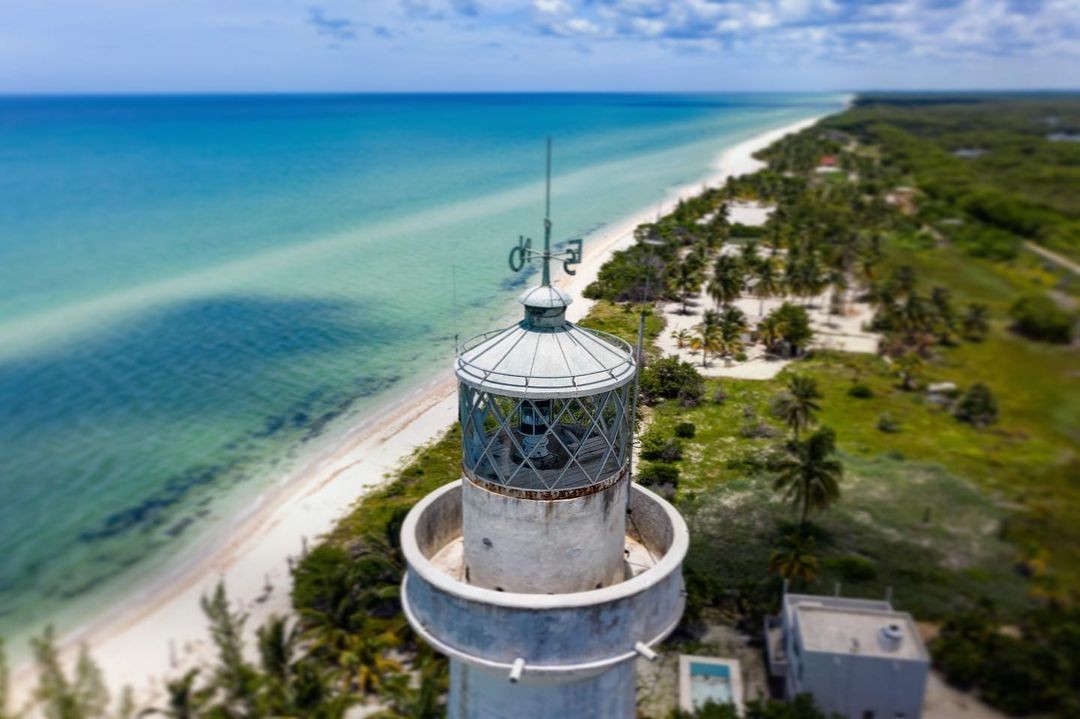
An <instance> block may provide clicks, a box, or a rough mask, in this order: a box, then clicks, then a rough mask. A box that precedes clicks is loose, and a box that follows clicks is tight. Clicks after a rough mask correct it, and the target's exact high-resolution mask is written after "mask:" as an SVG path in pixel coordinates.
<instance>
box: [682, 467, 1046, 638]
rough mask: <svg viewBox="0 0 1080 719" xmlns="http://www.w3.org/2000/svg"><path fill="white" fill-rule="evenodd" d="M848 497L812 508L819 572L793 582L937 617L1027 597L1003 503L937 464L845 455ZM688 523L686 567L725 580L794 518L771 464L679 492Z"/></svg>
mask: <svg viewBox="0 0 1080 719" xmlns="http://www.w3.org/2000/svg"><path fill="white" fill-rule="evenodd" d="M843 459H844V462H845V465H846V476H845V480H844V492H845V493H844V496H843V499H842V500H841V501H840V502H839V503H838V504H837V505H836V506H835V507H834V508H832V509H830V510H829V511H828V512H826V513H824V514H822V515H820V516H819V517H817V518H816V519H815V524H814V536H815V538H816V540H817V546H816V553H817V555H818V557H819V559H820V562H821V572H820V575H819V577H818V578H817V579H816V580H814V582H812V583H811V584H810V585H809V586H802V587H797V589H799V590H806V591H810V592H814V593H824V594H831V593H832V591H833V589H834V587H835V585H836V584H837V583H839V584H840V585H841V588H842V592H843V593H844V595H846V596H863V597H881V596H884V595H885V593H886V591H887V588H888V587H892V588H893V591H894V595H893V596H894V601H895V602H896V603H897V605H898V606H900V607H903V608H904V609H907V610H910V611H912V612H913V613H915V614H916V615H917V616H919V617H920V618H940V617H942V616H944V615H946V614H948V613H949V612H951V611H954V610H956V609H959V608H962V607H965V606H970V605H971V604H973V603H974V602H977V601H978V600H979V599H981V598H983V597H993V598H994V601H995V602H996V603H997V604H998V605H999V607H1000V608H1001V610H1002V612H1003V613H1004V614H1005V615H1014V614H1018V613H1019V612H1021V611H1022V610H1023V609H1024V608H1025V607H1026V606H1027V604H1028V600H1027V583H1026V582H1025V581H1024V579H1023V578H1022V577H1020V576H1019V575H1018V574H1016V573H1015V572H1014V571H1013V570H1012V567H1013V565H1014V562H1013V561H1012V560H1013V558H1014V556H1015V550H1014V548H1013V547H1012V546H1010V545H1009V544H1008V543H1007V542H1005V541H1003V540H1001V539H999V538H998V533H999V532H1000V528H1001V526H1002V522H1003V521H1004V519H1005V516H1006V514H1007V512H1006V510H1005V509H1003V508H1002V507H1000V506H998V505H996V504H995V503H994V502H993V501H992V500H990V499H989V498H987V497H986V495H984V494H983V493H981V492H979V491H978V490H977V489H975V488H974V487H972V486H971V485H970V484H969V483H967V482H964V481H962V480H960V479H958V478H956V477H954V476H952V475H950V474H949V473H948V472H946V471H944V470H943V469H941V468H940V467H938V466H935V465H925V464H918V463H912V462H907V461H904V460H897V459H892V458H889V457H878V458H875V459H864V458H858V457H852V456H850V455H845V456H844V457H843ZM680 508H681V509H682V511H683V512H684V513H685V514H686V516H687V520H688V522H689V525H690V527H691V534H692V538H693V541H692V544H691V551H690V556H689V557H688V559H687V568H688V569H689V570H692V571H694V572H697V573H699V574H702V575H705V576H709V577H710V578H712V579H713V581H714V582H717V583H718V584H720V585H721V586H725V585H726V586H729V587H738V586H740V585H742V584H745V583H747V582H754V581H761V580H764V579H765V578H766V576H767V567H768V560H769V554H770V551H771V549H772V547H774V546H775V545H776V543H777V541H778V540H779V539H780V536H781V535H782V534H783V533H785V532H787V531H791V530H792V528H793V527H794V519H795V518H794V513H793V512H792V510H791V508H790V506H789V505H787V504H785V503H783V502H782V501H781V500H780V498H779V497H778V496H777V494H776V492H774V491H773V489H772V484H771V480H770V478H769V477H768V476H766V475H764V474H754V475H748V476H743V477H739V478H734V479H731V480H729V481H727V482H725V483H723V484H717V485H714V486H712V487H710V488H708V489H705V490H702V491H698V492H693V493H690V494H689V495H687V496H686V498H685V499H684V500H683V501H682V502H680Z"/></svg>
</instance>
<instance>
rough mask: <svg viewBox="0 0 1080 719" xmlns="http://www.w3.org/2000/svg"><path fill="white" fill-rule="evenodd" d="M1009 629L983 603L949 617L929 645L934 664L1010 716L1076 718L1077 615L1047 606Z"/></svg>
mask: <svg viewBox="0 0 1080 719" xmlns="http://www.w3.org/2000/svg"><path fill="white" fill-rule="evenodd" d="M1012 629H1013V631H1008V630H1007V628H1005V627H1002V626H1001V625H1000V624H999V623H998V620H997V618H996V617H995V616H994V612H993V608H992V607H990V606H989V605H983V606H980V607H978V608H976V609H974V610H972V611H969V612H965V613H963V614H959V615H956V616H953V617H950V618H949V619H948V621H946V622H945V624H944V625H943V626H942V628H941V633H940V634H939V635H938V637H937V638H936V639H935V640H934V642H933V644H932V645H931V648H932V649H933V654H934V665H935V666H936V667H937V668H938V669H939V670H941V672H942V673H943V674H944V675H945V677H946V679H948V681H949V683H950V684H954V685H956V686H958V687H961V688H964V689H977V690H978V692H979V695H980V696H981V697H982V698H983V700H984V701H987V702H988V703H990V704H992V705H993V706H995V707H996V708H998V709H1000V710H1001V711H1003V712H1006V713H1008V714H1009V715H1011V716H1029V715H1043V716H1059V717H1076V716H1080V694H1078V693H1077V687H1080V663H1078V662H1077V661H1076V659H1077V657H1078V656H1080V612H1078V611H1077V610H1076V609H1075V608H1073V609H1064V608H1061V607H1053V606H1052V607H1048V608H1045V609H1041V610H1039V611H1034V612H1031V613H1029V614H1027V615H1025V616H1024V617H1023V619H1022V621H1021V622H1020V625H1019V627H1014V628H1012Z"/></svg>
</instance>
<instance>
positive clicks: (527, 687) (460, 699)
mask: <svg viewBox="0 0 1080 719" xmlns="http://www.w3.org/2000/svg"><path fill="white" fill-rule="evenodd" d="M635 697H636V692H635V686H634V661H633V660H632V659H631V660H629V661H625V662H622V663H621V664H618V665H616V666H614V667H612V668H611V669H609V670H608V671H606V672H604V673H603V674H601V675H599V676H596V677H591V678H588V679H583V680H581V681H575V682H562V683H552V682H548V681H544V680H529V679H528V677H523V678H522V680H521V681H520V682H518V683H516V684H512V683H511V682H509V681H507V678H506V674H504V673H502V672H499V673H493V672H491V671H489V670H484V669H480V668H477V667H474V666H470V665H469V664H466V663H464V662H457V661H451V662H450V699H449V703H448V705H447V715H448V717H449V719H526V718H527V719H549V718H550V719H576V718H578V717H582V718H584V717H588V718H589V719H630V718H631V717H634V716H635V715H636V707H635Z"/></svg>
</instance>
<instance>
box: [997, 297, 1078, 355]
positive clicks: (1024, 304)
mask: <svg viewBox="0 0 1080 719" xmlns="http://www.w3.org/2000/svg"><path fill="white" fill-rule="evenodd" d="M1009 316H1010V317H1012V319H1013V323H1014V324H1013V329H1015V330H1016V331H1017V332H1019V333H1020V334H1022V335H1024V336H1025V337H1030V338H1031V339H1035V340H1042V341H1044V342H1057V343H1061V344H1064V343H1067V342H1069V341H1070V340H1072V327H1073V323H1074V322H1075V320H1074V319H1073V317H1072V315H1071V314H1070V313H1068V312H1066V311H1065V310H1063V309H1061V308H1060V307H1058V306H1057V304H1056V303H1055V302H1054V301H1053V300H1052V299H1050V298H1049V297H1046V296H1045V295H1026V296H1024V297H1021V298H1020V299H1018V300H1017V301H1016V302H1015V303H1014V304H1013V306H1012V307H1011V308H1009Z"/></svg>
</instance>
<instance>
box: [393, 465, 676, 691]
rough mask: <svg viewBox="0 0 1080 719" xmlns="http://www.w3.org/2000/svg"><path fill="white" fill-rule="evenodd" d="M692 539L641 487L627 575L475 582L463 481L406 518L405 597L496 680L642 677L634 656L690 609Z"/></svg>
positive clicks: (430, 629) (409, 607) (428, 634)
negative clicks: (572, 587)
mask: <svg viewBox="0 0 1080 719" xmlns="http://www.w3.org/2000/svg"><path fill="white" fill-rule="evenodd" d="M551 501H552V502H559V501H565V500H551ZM688 545H689V535H688V532H687V529H686V524H685V523H684V522H683V520H682V518H681V517H680V516H679V514H678V512H676V511H675V509H674V508H673V507H672V506H671V505H670V504H668V503H667V502H665V501H664V500H663V499H661V498H660V497H658V496H656V495H655V494H653V493H652V492H650V491H648V490H646V489H644V488H642V487H639V486H636V485H634V486H633V487H632V488H631V490H630V501H629V512H628V514H627V517H626V538H625V545H624V546H625V550H626V551H625V571H624V578H623V580H622V581H618V582H615V583H613V584H610V585H608V586H604V587H602V588H600V589H592V590H588V591H580V592H569V593H561V594H554V593H553V594H547V593H514V592H502V591H497V590H494V589H488V588H485V587H480V586H475V585H473V584H470V583H469V582H468V581H467V579H466V571H465V567H464V556H465V553H464V551H463V548H462V483H461V482H460V481H458V482H454V483H452V484H448V485H446V486H444V487H442V488H440V489H438V490H436V491H434V492H432V493H431V494H429V495H428V496H427V497H425V498H424V499H423V500H422V501H421V502H420V503H418V504H417V505H416V506H415V507H414V508H413V509H412V511H411V512H410V513H409V515H408V517H407V518H406V520H405V524H404V526H403V528H402V549H403V551H404V554H405V559H406V561H407V562H408V566H409V569H408V572H407V573H406V576H405V579H404V581H403V584H402V601H403V605H404V607H405V613H406V615H407V617H408V619H409V622H410V623H411V624H412V626H413V628H414V629H415V630H416V631H417V633H418V634H420V636H421V637H422V638H423V639H424V641H426V642H428V643H429V644H431V645H432V646H433V647H434V648H435V649H436V650H438V651H439V652H441V653H443V654H446V655H447V656H449V657H450V658H451V659H452V660H455V661H457V662H462V663H464V664H467V665H469V666H471V667H474V668H476V669H480V670H482V671H483V673H484V674H485V675H487V676H488V677H490V678H491V679H495V678H496V677H499V676H501V677H503V679H502V681H507V682H510V681H513V682H521V683H522V684H535V683H541V684H547V683H551V682H555V683H562V682H580V681H582V680H585V679H588V678H589V677H597V676H599V675H601V674H604V673H606V672H609V671H611V670H613V669H616V668H619V667H621V669H620V672H621V671H622V670H623V669H625V671H626V673H627V675H628V676H629V678H630V681H631V682H632V680H633V675H632V662H633V660H634V659H635V658H636V657H637V656H639V655H646V656H647V655H648V654H650V653H651V651H650V649H649V647H651V646H654V645H656V644H657V643H659V642H660V641H662V640H663V639H664V638H665V637H666V636H667V635H668V634H669V633H670V632H671V631H672V630H673V629H674V628H675V626H676V625H677V624H678V621H679V618H680V617H681V615H682V611H683V606H684V603H685V596H684V590H683V581H682V571H681V569H682V562H683V558H684V557H685V555H686V551H687V547H688ZM630 694H631V695H632V692H630Z"/></svg>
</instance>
